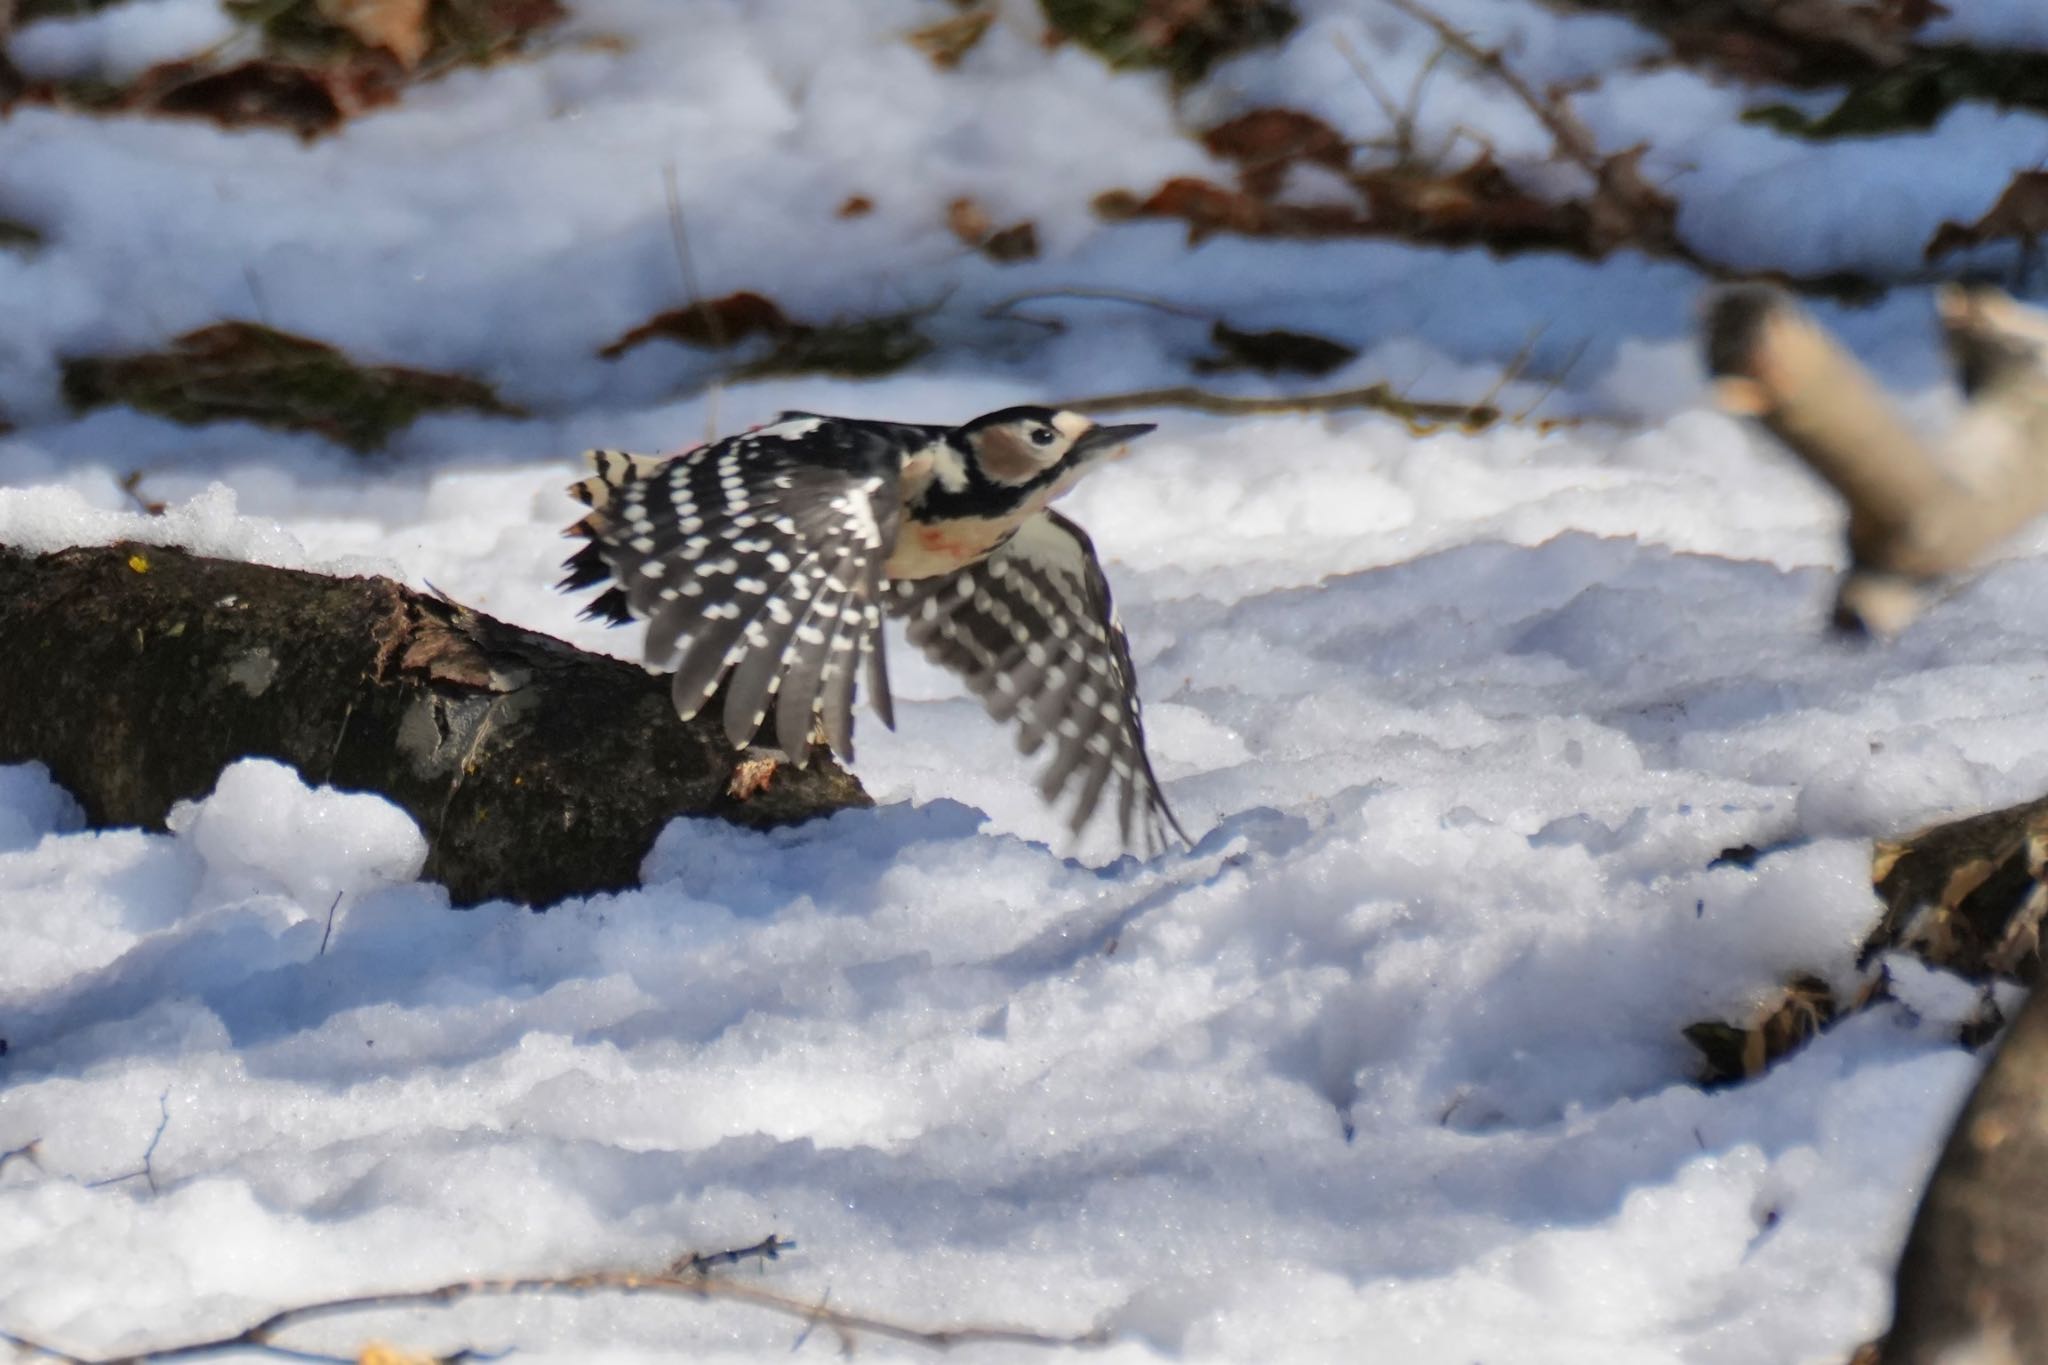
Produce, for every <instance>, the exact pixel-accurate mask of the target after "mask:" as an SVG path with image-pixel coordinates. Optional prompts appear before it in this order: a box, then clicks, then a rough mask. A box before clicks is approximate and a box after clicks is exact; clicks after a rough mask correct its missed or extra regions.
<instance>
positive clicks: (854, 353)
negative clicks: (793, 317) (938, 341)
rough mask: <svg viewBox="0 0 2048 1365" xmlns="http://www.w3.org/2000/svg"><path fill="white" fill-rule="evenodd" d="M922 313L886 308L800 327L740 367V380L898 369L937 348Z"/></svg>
mask: <svg viewBox="0 0 2048 1365" xmlns="http://www.w3.org/2000/svg"><path fill="white" fill-rule="evenodd" d="M922 321H923V315H922V314H920V313H885V314H883V315H882V316H880V317H872V318H850V319H843V320H840V321H835V322H826V323H818V324H815V325H808V326H801V325H800V326H797V327H794V328H792V329H791V330H790V332H789V334H788V335H786V336H784V337H783V338H782V339H781V341H780V342H779V343H778V344H777V345H776V347H775V349H774V350H772V351H770V352H769V353H768V354H767V355H764V356H762V357H761V358H760V359H759V360H756V361H753V362H751V363H750V364H747V365H743V366H741V367H740V368H739V370H738V371H737V372H736V374H735V377H736V378H740V379H760V378H764V377H766V376H770V375H793V374H829V375H838V376H840V377H842V378H846V379H873V378H877V377H879V376H881V375H885V374H893V373H895V372H896V371H897V370H900V369H902V368H903V367H904V366H905V365H908V364H910V363H911V362H912V361H914V360H917V359H919V358H920V357H921V356H923V355H924V354H925V353H926V352H927V351H929V350H931V348H932V343H931V340H930V338H928V337H926V336H925V334H924V331H923V329H922V328H921V326H920V325H919V324H920V323H921V322H922Z"/></svg>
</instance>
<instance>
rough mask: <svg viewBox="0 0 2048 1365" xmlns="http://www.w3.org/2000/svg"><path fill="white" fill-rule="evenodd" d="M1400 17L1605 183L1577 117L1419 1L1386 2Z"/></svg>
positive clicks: (1602, 160)
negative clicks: (1504, 94) (1498, 90)
mask: <svg viewBox="0 0 2048 1365" xmlns="http://www.w3.org/2000/svg"><path fill="white" fill-rule="evenodd" d="M1387 3H1388V4H1390V5H1392V6H1393V7H1394V8H1395V9H1397V10H1399V11H1401V13H1403V14H1405V15H1407V16H1408V17H1409V18H1410V19H1413V20H1415V21H1416V22H1417V23H1419V24H1422V25H1424V26H1426V27H1428V28H1429V29H1431V30H1432V31H1433V32H1435V34H1436V36H1437V37H1438V38H1439V39H1441V40H1442V41H1443V44H1444V46H1446V47H1448V48H1450V49H1451V50H1452V51H1453V52H1456V53H1457V54H1458V55H1459V56H1460V57H1463V58H1464V59H1465V60H1466V61H1467V62H1469V63H1471V64H1472V65H1473V66H1475V67H1477V68H1478V69H1479V70H1481V71H1483V72H1485V73H1486V74H1487V75H1488V76H1491V77H1492V78H1493V79H1494V80H1496V81H1499V82H1500V83H1501V84H1502V85H1503V86H1505V87H1506V88H1507V90H1508V93H1510V94H1512V95H1513V96H1514V97H1515V98H1516V99H1518V100H1520V101H1521V102H1522V103H1523V104H1524V105H1525V106H1527V107H1528V110H1529V112H1530V113H1531V114H1533V115H1535V117H1536V121H1537V122H1538V123H1541V124H1542V125H1543V127H1544V129H1545V130H1546V131H1547V132H1549V134H1550V136H1551V138H1552V139H1553V140H1554V141H1555V142H1556V143H1557V149H1558V150H1559V151H1561V152H1563V153H1564V154H1565V155H1566V156H1567V157H1569V158H1570V159H1571V160H1572V161H1573V162H1574V163H1576V164H1577V165H1578V167H1579V168H1580V169H1581V170H1583V171H1585V172H1586V174H1588V175H1590V176H1592V177H1593V179H1594V181H1595V182H1596V183H1599V182H1604V181H1605V179H1606V175H1607V161H1608V158H1607V157H1606V156H1605V155H1604V154H1602V152H1601V151H1600V145H1599V143H1597V142H1596V141H1594V139H1593V134H1592V133H1591V132H1590V131H1589V130H1588V129H1587V128H1586V125H1585V124H1583V123H1581V122H1579V119H1578V116H1577V115H1575V114H1573V113H1572V112H1571V111H1570V110H1569V109H1567V108H1565V107H1564V106H1563V105H1562V104H1560V103H1559V102H1557V101H1555V100H1549V99H1545V98H1544V97H1543V96H1541V95H1539V94H1538V93H1536V91H1535V89H1534V88H1533V87H1531V86H1530V84H1529V83H1528V82H1527V81H1525V80H1523V79H1522V77H1521V76H1520V74H1519V73H1517V72H1516V71H1515V69H1514V68H1513V67H1511V66H1509V65H1508V64H1507V62H1506V60H1505V59H1503V58H1502V56H1501V55H1500V53H1498V52H1495V51H1492V50H1491V49H1489V48H1483V47H1481V46H1479V44H1477V43H1475V42H1473V41H1472V39H1471V38H1470V36H1468V35H1467V34H1465V33H1464V32H1462V31H1461V30H1459V29H1458V28H1456V27H1454V26H1453V25H1452V24H1451V22H1450V20H1448V19H1446V18H1444V17H1443V16H1442V15H1441V14H1438V13H1437V12H1436V11H1435V10H1432V9H1430V8H1429V7H1428V6H1426V5H1423V4H1421V3H1420V0H1387Z"/></svg>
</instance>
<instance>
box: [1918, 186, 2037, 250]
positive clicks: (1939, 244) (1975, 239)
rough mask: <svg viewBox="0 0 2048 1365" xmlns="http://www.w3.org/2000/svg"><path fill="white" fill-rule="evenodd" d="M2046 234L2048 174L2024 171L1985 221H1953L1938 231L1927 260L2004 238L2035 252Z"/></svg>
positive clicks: (1985, 216) (1994, 205) (1994, 206)
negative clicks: (2039, 241) (2014, 240)
mask: <svg viewBox="0 0 2048 1365" xmlns="http://www.w3.org/2000/svg"><path fill="white" fill-rule="evenodd" d="M2043 233H2048V171H2021V172H2020V173H2019V174H2018V175H2015V176H2014V177H2013V178H2012V183H2011V184H2009V185H2007V186H2006V187H2005V192H2004V193H2003V194H2001V195H1999V196H1998V202H1997V203H1995V204H1993V205H1992V206H1991V209H1990V211H1989V212H1987V213H1986V214H1985V215H1984V216H1983V217H1982V218H1979V219H1978V220H1977V221H1976V222H1974V223H1958V222H1954V221H1949V222H1945V223H1943V224H1942V225H1941V226H1940V227H1938V228H1936V229H1935V231H1934V236H1933V237H1931V238H1929V239H1928V242H1927V251H1926V259H1928V260H1930V261H1932V260H1934V259H1935V258H1936V257H1939V256H1945V255H1947V254H1948V253H1949V252H1951V251H1956V250H1960V249H1962V248H1964V247H1973V246H1981V245H1982V244H1983V243H1985V242H1989V241H1993V240H1995V239H1997V238H2001V237H2010V238H2014V239H2016V240H2017V241H2018V242H2019V243H2020V245H2021V247H2022V248H2023V249H2025V250H2029V251H2031V250H2033V248H2034V244H2035V243H2036V242H2037V241H2038V240H2039V238H2040V237H2041V235H2042V234H2043Z"/></svg>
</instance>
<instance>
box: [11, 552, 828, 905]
mask: <svg viewBox="0 0 2048 1365" xmlns="http://www.w3.org/2000/svg"><path fill="white" fill-rule="evenodd" d="M0 650H4V653H0V763H19V762H25V761H28V760H40V761H41V762H43V763H45V764H47V765H48V766H49V768H50V770H51V773H52V775H53V776H54V777H55V778H56V780H57V781H58V782H59V783H61V784H63V785H64V786H65V787H66V788H67V789H68V790H69V791H70V792H71V793H72V795H74V796H75V797H76V798H77V799H78V800H79V802H80V804H81V805H83V806H84V808H85V811H86V814H87V816H88V818H89V819H90V820H91V821H92V822H93V823H94V824H95V825H143V826H148V827H153V828H161V827H162V825H163V822H164V817H165V815H166V814H167V813H168V812H169V811H170V808H171V805H172V803H174V802H176V801H179V800H183V799H188V798H193V797H199V796H203V795H205V794H206V793H207V792H209V791H211V790H212V789H213V786H214V783H215V781H216V779H217V778H218V776H219V774H220V770H221V768H222V767H223V766H224V765H225V764H227V763H230V762H232V761H234V760H235V759H238V758H243V757H249V756H262V757H268V758H274V759H278V760H281V761H283V762H286V763H289V764H291V765H292V766H294V767H296V768H297V769H298V770H299V772H300V774H301V775H302V776H303V777H304V778H305V779H306V780H307V781H309V782H317V783H326V784H331V785H333V786H336V787H342V788H350V789H355V790H360V791H371V792H377V793H381V794H382V795H384V796H386V797H388V798H389V799H390V800H392V801H394V802H396V803H397V804H398V805H399V806H401V807H403V808H404V809H405V810H406V811H407V812H409V813H410V814H411V815H412V817H413V818H414V819H415V820H416V821H418V822H419V825H420V828H421V830H422V831H423V832H424V833H425V835H426V837H427V842H428V848H429V851H428V855H427V863H426V868H425V871H424V875H425V876H427V877H430V878H433V879H435V880H438V881H441V882H443V883H445V884H446V885H447V887H448V890H449V894H450V896H451V897H452V898H453V900H454V901H455V902H456V903H457V904H460V905H468V904H475V903H477V902H480V901H484V900H490V899H496V898H505V899H510V900H515V901H522V902H525V903H527V904H531V905H536V906H539V905H546V904H548V903H550V902H552V901H556V900H560V899H562V898H563V897H565V896H572V895H583V894H589V893H592V892H598V891H607V890H616V889H620V888H624V887H629V886H633V885H636V884H637V883H638V880H639V867H640V861H641V859H642V858H643V857H644V856H645V854H646V853H647V850H648V848H649V847H650V845H651V844H652V843H653V841H654V837H655V835H656V834H657V833H659V832H660V830H661V828H662V826H663V825H664V824H666V823H667V822H668V820H669V819H670V818H671V817H673V816H676V815H711V816H717V817H721V818H724V819H727V820H732V821H736V822H739V823H742V824H748V825H774V824H786V823H792V822H795V821H800V820H805V819H808V818H810V817H812V816H816V815H820V814H825V813H828V812H830V811H833V810H837V809H841V808H843V807H847V806H860V805H867V804H869V802H868V798H867V795H866V793H865V792H863V791H862V790H861V788H860V785H859V783H857V782H856V781H855V780H854V779H853V778H852V777H851V776H850V775H849V774H847V773H846V772H845V771H844V770H843V769H841V768H840V767H839V766H838V765H837V764H835V763H834V762H833V761H832V759H831V758H830V756H829V754H828V753H826V752H825V751H824V750H823V749H822V747H821V748H819V749H817V750H815V751H814V752H813V754H812V761H811V764H810V766H808V767H807V768H802V769H798V768H794V767H791V766H789V765H787V764H785V765H783V766H782V768H781V769H780V770H779V771H778V772H777V773H776V774H775V776H774V778H773V780H772V781H770V782H769V783H768V785H767V786H766V787H765V789H762V790H760V791H758V792H756V793H755V794H753V795H751V796H749V797H748V798H747V799H745V800H740V799H737V798H735V797H734V796H733V795H731V794H730V791H729V788H730V787H731V786H732V784H733V778H734V775H735V771H736V769H737V767H738V764H739V758H740V755H738V754H736V753H735V752H734V751H733V750H732V748H731V746H730V745H729V744H728V743H727V741H726V740H725V737H724V735H723V733H722V732H721V730H720V727H719V726H718V725H717V724H716V723H715V720H713V721H703V722H689V723H686V722H684V721H682V720H680V719H678V718H677V716H676V713H675V710H674V708H673V706H672V705H671V703H670V701H669V696H668V687H667V682H666V679H663V678H659V677H653V676H650V675H649V674H648V673H647V672H646V671H645V670H643V669H641V668H638V667H636V666H635V665H633V664H629V663H625V662H623V661H621V660H618V659H612V658H607V657H604V656H601V655H594V654H588V653H585V652H583V651H580V650H577V649H574V648H572V647H570V646H569V645H566V644H564V643H562V642H561V641H559V640H554V639H551V638H549V637H547V636H545V635H540V634H536V633H534V632H532V631H528V630H522V629H520V628H519V627H516V626H511V625H507V624H505V623H504V622H501V621H496V620H493V619H492V618H490V617H488V616H484V615H481V614H479V613H477V612H473V611H470V610H468V609H467V608H464V607H461V606H458V605H456V604H454V603H452V602H448V601H445V600H442V599H439V598H434V597H427V596H423V595H421V594H419V593H415V592H413V591H411V590H409V589H407V588H406V587H404V586H403V585H401V584H398V583H395V582H392V581H391V580H389V579H385V578H331V577H326V576H323V575H320V574H312V573H303V572H298V571H295V570H289V569H276V568H269V567H265V566H262V565H256V564H243V563H236V562H231V561H227V560H218V559H207V558H202V557H199V556H196V555H192V554H188V553H186V552H184V551H181V550H175V549H167V548H164V547H162V546H155V545H135V544H123V545H114V546H99V547H87V548H79V549H71V550H64V551H61V552H59V553H56V554H51V555H43V556H31V555H27V554H23V553H20V552H17V551H13V550H10V549H7V548H6V547H4V546H0ZM706 714H707V715H711V716H713V717H715V716H716V714H717V712H716V708H715V707H714V708H712V709H711V710H709V711H707V713H706Z"/></svg>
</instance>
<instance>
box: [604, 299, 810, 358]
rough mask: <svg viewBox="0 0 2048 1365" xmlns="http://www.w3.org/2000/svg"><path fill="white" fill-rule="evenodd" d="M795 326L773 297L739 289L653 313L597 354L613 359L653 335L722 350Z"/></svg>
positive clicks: (653, 338)
mask: <svg viewBox="0 0 2048 1365" xmlns="http://www.w3.org/2000/svg"><path fill="white" fill-rule="evenodd" d="M795 330H796V325H795V324H794V323H792V322H791V321H790V320H789V319H788V317H786V316H784V314H783V311H782V309H781V308H779V307H777V306H776V303H775V301H774V300H773V299H770V298H768V297H766V296H765V295H761V294H756V293H754V292H753V291H751V290H745V289H743V290H741V291H739V292H738V293H736V294H727V295H725V296H724V297H723V298H717V299H706V300H705V301H703V302H702V303H691V304H685V305H684V306H682V307H681V308H671V309H669V310H668V311H667V312H665V313H657V314H655V315H654V316H653V317H651V318H649V319H648V320H647V321H646V322H643V323H641V324H640V325H639V326H638V327H635V328H633V329H632V330H631V331H629V332H627V333H626V334H625V335H623V336H621V337H620V338H619V339H618V340H616V341H614V342H612V343H611V344H610V345H608V346H605V347H603V348H602V349H600V350H599V351H598V354H599V355H601V356H603V357H604V358H605V359H606V360H617V359H618V358H619V357H620V356H622V355H624V354H625V353H626V352H628V351H630V350H632V349H633V348H634V347H636V346H640V345H644V344H645V343H647V342H649V341H654V340H657V339H662V340H668V341H680V342H682V343H683V344H685V345H687V346H707V347H710V348H712V349H713V350H722V349H724V348H725V347H727V346H733V345H737V344H738V343H740V342H742V341H745V340H746V339H747V338H748V337H751V336H761V335H767V336H776V337H781V336H787V335H789V334H790V333H791V332H793V331H795Z"/></svg>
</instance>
